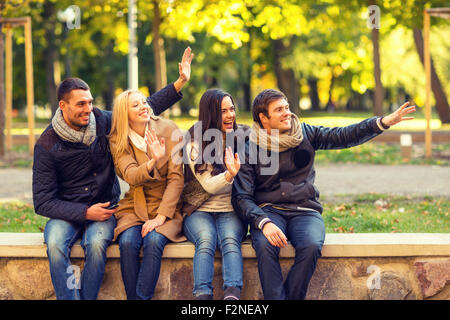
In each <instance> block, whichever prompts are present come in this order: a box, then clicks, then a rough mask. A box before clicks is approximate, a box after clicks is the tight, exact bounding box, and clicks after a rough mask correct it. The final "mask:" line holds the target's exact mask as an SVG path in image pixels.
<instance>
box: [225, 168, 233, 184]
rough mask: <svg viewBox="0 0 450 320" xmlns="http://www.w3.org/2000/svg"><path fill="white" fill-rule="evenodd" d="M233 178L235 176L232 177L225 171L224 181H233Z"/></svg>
mask: <svg viewBox="0 0 450 320" xmlns="http://www.w3.org/2000/svg"><path fill="white" fill-rule="evenodd" d="M234 177H235V176H234V175H233V174H232V173H231V172H230V171H229V170H227V171H225V179H226V180H227V181H228V182H231V181H233V179H234Z"/></svg>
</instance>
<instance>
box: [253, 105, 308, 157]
mask: <svg viewBox="0 0 450 320" xmlns="http://www.w3.org/2000/svg"><path fill="white" fill-rule="evenodd" d="M250 141H252V142H253V143H255V144H257V145H259V146H260V147H262V148H264V149H266V150H273V151H276V152H283V151H286V150H288V149H290V148H294V147H296V146H298V145H299V144H300V143H301V142H302V141H303V132H302V126H301V124H300V120H299V119H298V117H297V116H296V115H295V114H294V113H293V114H292V116H291V130H290V131H289V132H288V133H283V134H280V135H270V134H267V131H266V130H265V129H263V128H261V126H260V125H259V124H258V123H257V122H254V123H253V128H252V131H251V132H250Z"/></svg>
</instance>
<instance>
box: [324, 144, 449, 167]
mask: <svg viewBox="0 0 450 320" xmlns="http://www.w3.org/2000/svg"><path fill="white" fill-rule="evenodd" d="M423 148H424V147H423V146H420V147H419V146H415V149H414V150H415V152H413V155H412V158H411V159H410V160H406V159H403V158H402V154H401V150H400V146H399V145H397V144H386V143H374V142H367V143H365V144H362V145H359V146H356V147H353V148H348V149H339V150H318V151H317V152H316V157H315V163H318V164H326V163H360V164H383V165H399V164H416V165H442V166H448V165H449V159H448V158H443V157H438V156H437V155H438V154H440V153H442V152H444V151H446V150H450V144H445V143H443V144H439V145H433V146H432V154H433V157H432V158H431V159H429V160H427V159H425V157H424V155H423V153H424V151H423ZM420 151H422V152H420Z"/></svg>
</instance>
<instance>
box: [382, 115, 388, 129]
mask: <svg viewBox="0 0 450 320" xmlns="http://www.w3.org/2000/svg"><path fill="white" fill-rule="evenodd" d="M383 120H384V121H383ZM380 124H381V126H382V127H383V129H385V130H387V129H389V128H390V126H389V125H387V124H386V118H385V117H384V116H382V117H381V118H380Z"/></svg>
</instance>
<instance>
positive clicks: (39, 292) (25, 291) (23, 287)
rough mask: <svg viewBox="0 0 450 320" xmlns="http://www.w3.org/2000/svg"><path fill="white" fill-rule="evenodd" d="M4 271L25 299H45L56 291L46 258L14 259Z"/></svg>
mask: <svg viewBox="0 0 450 320" xmlns="http://www.w3.org/2000/svg"><path fill="white" fill-rule="evenodd" d="M4 271H6V272H7V274H8V278H9V280H10V282H11V284H12V285H13V286H14V287H15V291H16V292H18V293H19V294H20V295H21V296H22V297H23V298H25V299H29V300H34V299H36V300H43V299H47V298H49V297H50V296H51V295H52V294H53V293H54V291H53V285H52V280H51V277H50V272H49V266H48V260H46V259H33V260H30V259H12V260H9V261H8V262H7V264H6V267H5V269H4Z"/></svg>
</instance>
